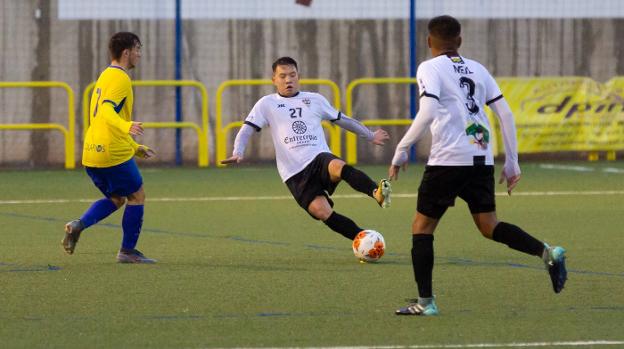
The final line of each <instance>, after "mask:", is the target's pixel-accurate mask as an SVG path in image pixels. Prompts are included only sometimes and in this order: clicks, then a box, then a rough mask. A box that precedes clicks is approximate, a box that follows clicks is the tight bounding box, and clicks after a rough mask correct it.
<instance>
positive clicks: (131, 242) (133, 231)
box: [121, 205, 143, 250]
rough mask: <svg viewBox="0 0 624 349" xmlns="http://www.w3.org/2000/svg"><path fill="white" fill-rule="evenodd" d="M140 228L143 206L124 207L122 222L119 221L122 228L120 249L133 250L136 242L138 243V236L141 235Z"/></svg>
mask: <svg viewBox="0 0 624 349" xmlns="http://www.w3.org/2000/svg"><path fill="white" fill-rule="evenodd" d="M142 226H143V205H126V209H125V210H124V215H123V220H122V221H121V227H122V228H123V241H122V242H121V248H123V249H127V250H134V248H135V247H136V244H137V241H139V234H141V227H142Z"/></svg>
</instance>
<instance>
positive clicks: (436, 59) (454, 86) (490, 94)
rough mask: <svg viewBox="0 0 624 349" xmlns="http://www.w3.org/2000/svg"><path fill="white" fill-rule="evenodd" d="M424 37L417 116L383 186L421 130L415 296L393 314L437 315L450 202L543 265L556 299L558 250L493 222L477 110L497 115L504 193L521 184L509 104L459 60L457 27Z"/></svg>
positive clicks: (486, 138)
mask: <svg viewBox="0 0 624 349" xmlns="http://www.w3.org/2000/svg"><path fill="white" fill-rule="evenodd" d="M428 29H429V36H428V39H427V42H428V45H429V48H430V51H431V54H432V56H433V58H431V59H429V60H427V61H425V62H423V63H422V64H420V66H419V67H418V72H417V78H418V85H419V91H420V97H421V98H420V110H419V112H418V114H417V115H416V118H415V119H414V122H413V123H412V125H411V126H410V128H409V130H408V131H407V133H406V134H405V136H404V137H403V139H401V141H400V142H399V144H398V145H397V148H396V152H395V154H394V157H393V159H392V165H391V166H390V168H389V170H388V175H389V179H390V180H396V179H398V177H399V169H400V168H401V167H403V169H404V170H405V167H406V165H407V160H408V156H407V152H408V149H409V148H410V147H411V146H412V145H413V144H414V143H416V141H418V139H419V138H420V136H421V135H422V134H423V131H424V130H425V129H427V128H429V129H430V130H431V135H432V144H431V151H430V155H429V160H428V162H427V166H426V167H425V173H424V175H423V178H422V182H421V184H420V187H419V188H418V202H417V212H416V215H415V217H414V220H413V222H412V234H413V235H412V266H413V270H414V277H415V279H416V284H417V286H418V294H419V297H418V299H417V300H414V301H412V302H411V303H410V304H408V305H407V306H406V307H404V308H400V309H399V310H397V311H396V314H397V315H425V316H426V315H437V314H438V308H437V306H436V304H435V300H434V297H433V291H432V285H431V284H432V272H433V232H434V230H435V228H436V226H437V225H438V222H439V220H440V218H441V217H442V215H443V214H444V212H445V211H446V209H447V208H448V207H450V206H453V205H454V203H455V199H456V198H457V197H460V198H462V199H463V200H464V201H466V203H467V204H468V207H469V209H470V213H471V214H472V218H473V220H474V222H475V224H476V226H477V228H478V229H479V231H480V232H481V234H483V236H484V237H486V238H488V239H492V240H494V241H497V242H500V243H503V244H506V245H507V246H509V247H510V248H512V249H515V250H518V251H521V252H524V253H527V254H531V255H535V256H538V257H540V258H542V259H543V260H544V263H545V264H546V268H547V269H548V272H549V274H550V278H551V281H552V286H553V290H554V291H555V293H559V292H560V291H561V290H562V289H563V286H564V283H565V281H566V278H567V272H566V268H565V256H564V253H565V250H564V249H563V248H561V247H549V246H548V245H547V244H545V243H543V242H541V241H539V240H537V239H535V238H534V237H532V236H531V235H529V234H528V233H526V232H525V231H524V230H522V229H521V228H519V227H517V226H515V225H513V224H509V223H505V222H501V221H499V220H498V219H497V217H496V205H495V199H494V159H493V155H492V148H491V146H490V140H491V137H490V134H491V128H490V124H489V122H488V119H487V117H486V115H485V112H484V108H485V106H489V107H490V108H491V109H492V110H493V111H494V113H495V114H496V116H497V117H498V119H499V121H500V125H501V130H502V134H503V140H504V143H505V164H504V166H503V169H502V173H501V177H500V183H502V182H503V181H506V182H507V192H508V193H509V195H511V191H512V190H513V189H514V187H515V186H516V184H517V183H518V181H519V180H520V166H519V165H518V154H517V147H516V129H515V125H514V120H513V115H512V112H511V110H510V108H509V105H508V104H507V102H506V101H505V98H503V96H502V94H501V91H500V89H499V87H498V85H497V84H496V81H495V80H494V78H493V77H492V76H491V75H490V73H489V72H488V71H487V70H486V69H485V68H484V67H483V66H482V65H481V64H479V63H478V62H476V61H473V60H471V59H468V58H466V57H463V56H461V55H460V54H459V53H458V49H459V47H460V45H461V26H460V24H459V22H458V21H457V20H456V19H455V18H453V17H450V16H439V17H435V18H433V19H431V21H430V22H429V25H428Z"/></svg>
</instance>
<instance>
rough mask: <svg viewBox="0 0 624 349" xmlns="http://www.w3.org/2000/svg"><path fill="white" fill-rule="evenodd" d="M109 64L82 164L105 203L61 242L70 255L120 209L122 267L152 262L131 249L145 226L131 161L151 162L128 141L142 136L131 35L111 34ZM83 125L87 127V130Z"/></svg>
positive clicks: (136, 50)
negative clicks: (135, 109) (135, 112)
mask: <svg viewBox="0 0 624 349" xmlns="http://www.w3.org/2000/svg"><path fill="white" fill-rule="evenodd" d="M108 49H109V53H110V55H111V60H112V61H111V64H110V65H109V66H108V67H107V68H106V69H105V70H104V71H103V72H102V74H100V77H99V78H98V80H97V82H96V84H95V88H94V90H93V94H92V96H91V104H90V108H89V113H90V114H89V115H90V117H89V129H88V130H87V133H86V135H85V141H84V148H83V153H82V164H83V165H84V166H85V169H86V171H87V174H88V175H89V177H91V180H92V181H93V184H95V186H96V187H97V188H98V189H99V190H100V191H101V192H102V193H103V194H104V196H105V198H102V199H100V200H97V201H96V202H94V203H93V204H92V205H91V207H89V209H88V210H87V211H86V212H85V213H84V214H83V215H82V217H80V219H76V220H73V221H71V222H69V223H67V224H66V225H65V238H64V239H63V240H62V241H61V243H62V245H63V248H64V249H65V252H67V253H68V254H73V253H74V249H75V248H76V243H77V242H78V239H79V238H80V233H81V232H82V231H83V230H84V229H86V228H88V227H90V226H92V225H94V224H96V223H97V222H99V221H101V220H102V219H104V218H106V217H108V216H109V215H110V214H111V213H113V212H115V211H117V209H119V208H120V207H122V206H123V205H124V204H125V205H126V208H125V210H124V215H123V220H122V228H123V239H122V243H121V249H120V250H119V253H118V254H117V261H118V262H120V263H154V262H156V260H154V259H151V258H147V257H145V256H144V255H143V254H142V253H141V252H139V251H138V250H137V249H136V248H135V247H136V244H137V241H138V239H139V234H140V233H141V226H142V224H143V204H144V202H145V192H144V191H143V178H141V173H140V172H139V168H138V167H137V164H136V162H135V161H134V157H135V156H138V157H141V158H150V157H152V156H153V155H154V152H153V151H152V150H151V149H150V148H148V147H146V146H144V145H141V144H137V143H136V142H135V141H134V139H133V138H132V136H140V135H142V134H143V126H142V123H140V122H136V121H132V104H133V94H132V83H131V81H130V76H128V71H129V70H130V69H132V68H134V67H135V66H136V65H137V64H138V63H139V60H140V58H141V41H140V40H139V37H138V36H137V35H135V34H133V33H128V32H120V33H116V34H114V35H113V36H112V37H111V39H110V42H109V45H108ZM85 126H87V125H85Z"/></svg>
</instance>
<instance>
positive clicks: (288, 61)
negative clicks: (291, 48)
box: [271, 57, 299, 73]
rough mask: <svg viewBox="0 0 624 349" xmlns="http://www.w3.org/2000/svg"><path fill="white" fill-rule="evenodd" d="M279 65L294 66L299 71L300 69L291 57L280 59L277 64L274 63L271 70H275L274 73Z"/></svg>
mask: <svg viewBox="0 0 624 349" xmlns="http://www.w3.org/2000/svg"><path fill="white" fill-rule="evenodd" d="M278 65H293V66H295V69H296V70H297V71H299V68H298V67H297V61H295V60H294V59H292V58H290V57H280V58H278V59H277V60H276V61H275V62H273V65H272V66H271V68H273V72H274V73H275V70H276V69H277V66H278Z"/></svg>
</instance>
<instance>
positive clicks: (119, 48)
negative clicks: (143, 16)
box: [108, 32, 141, 60]
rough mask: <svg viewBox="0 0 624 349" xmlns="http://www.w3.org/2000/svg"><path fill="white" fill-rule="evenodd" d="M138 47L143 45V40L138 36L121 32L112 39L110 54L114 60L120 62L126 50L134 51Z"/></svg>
mask: <svg viewBox="0 0 624 349" xmlns="http://www.w3.org/2000/svg"><path fill="white" fill-rule="evenodd" d="M136 45H141V40H140V39H139V37H138V36H137V35H136V34H134V33H130V32H119V33H115V34H114V35H113V36H112V37H111V38H110V41H109V42H108V52H109V53H110V55H111V58H112V59H113V60H118V59H119V58H121V54H122V53H123V51H124V50H125V49H132V48H134V46H136Z"/></svg>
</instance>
